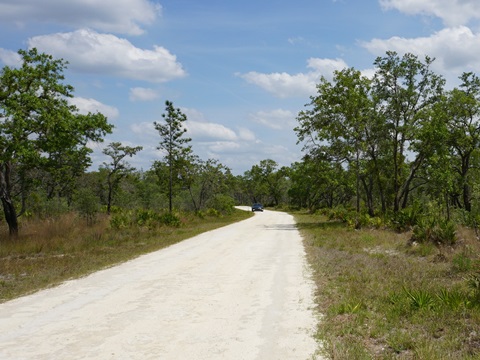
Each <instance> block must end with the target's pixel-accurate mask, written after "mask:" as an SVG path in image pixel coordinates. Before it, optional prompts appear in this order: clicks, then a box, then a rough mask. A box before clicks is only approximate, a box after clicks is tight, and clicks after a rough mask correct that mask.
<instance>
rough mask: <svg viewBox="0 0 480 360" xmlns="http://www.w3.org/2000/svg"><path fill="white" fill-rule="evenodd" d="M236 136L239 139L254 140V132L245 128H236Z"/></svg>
mask: <svg viewBox="0 0 480 360" xmlns="http://www.w3.org/2000/svg"><path fill="white" fill-rule="evenodd" d="M238 137H239V138H240V139H241V140H245V141H248V142H253V141H256V136H255V133H254V132H253V131H251V130H249V129H247V128H239V129H238Z"/></svg>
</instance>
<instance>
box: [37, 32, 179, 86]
mask: <svg viewBox="0 0 480 360" xmlns="http://www.w3.org/2000/svg"><path fill="white" fill-rule="evenodd" d="M28 45H29V47H31V48H33V47H36V48H37V49H39V51H42V52H46V53H48V54H51V55H53V56H54V57H56V58H63V59H65V60H67V61H68V62H69V63H70V65H69V68H71V69H72V70H76V71H80V72H90V73H98V74H102V75H111V76H119V77H124V78H129V79H136V80H143V81H149V82H154V83H159V82H165V81H169V80H173V79H176V78H181V77H184V76H185V75H186V73H185V71H184V70H183V68H182V66H181V64H180V63H178V62H177V58H176V56H175V55H172V54H171V53H170V52H169V51H168V50H167V49H165V48H163V47H160V46H155V47H154V49H153V50H143V49H139V48H137V47H135V46H134V45H133V44H132V43H130V42H129V41H128V40H126V39H122V38H118V37H116V36H114V35H109V34H99V33H97V32H95V31H93V30H89V29H81V30H77V31H75V32H69V33H57V34H52V35H42V36H35V37H33V38H31V39H29V41H28Z"/></svg>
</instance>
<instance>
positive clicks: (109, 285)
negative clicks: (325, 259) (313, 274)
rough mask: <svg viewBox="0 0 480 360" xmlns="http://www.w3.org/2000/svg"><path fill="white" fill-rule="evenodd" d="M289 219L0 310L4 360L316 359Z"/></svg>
mask: <svg viewBox="0 0 480 360" xmlns="http://www.w3.org/2000/svg"><path fill="white" fill-rule="evenodd" d="M313 291H314V288H313V283H312V282H311V280H309V270H308V266H307V264H306V260H305V254H304V250H303V246H302V242H301V238H300V235H299V233H298V231H297V230H296V229H295V227H294V222H293V218H292V217H291V216H290V215H287V214H284V213H281V212H272V211H265V212H263V213H256V214H255V216H254V217H252V218H250V219H248V220H245V221H242V222H240V223H237V224H233V225H229V226H226V227H223V228H221V229H217V230H214V231H210V232H208V233H205V234H202V235H200V236H196V237H194V238H191V239H189V240H186V241H183V242H181V243H179V244H176V245H173V246H171V247H169V248H166V249H163V250H161V251H158V252H155V253H151V254H148V255H144V256H141V257H139V258H137V259H135V260H132V261H129V262H127V263H124V264H121V265H119V266H115V267H112V268H109V269H106V270H102V271H99V272H96V273H94V274H92V275H90V276H87V277H85V278H82V279H79V280H73V281H69V282H66V283H64V284H62V285H60V286H58V287H56V288H52V289H47V290H44V291H40V292H38V293H35V294H32V295H30V296H26V297H22V298H19V299H16V300H13V301H10V302H7V303H4V304H0V359H2V360H4V359H12V360H13V359H15V360H20V359H49V360H51V359H62V360H63V359H142V360H144V359H208V360H210V359H245V360H247V359H262V360H264V359H288V360H289V359H302V360H304V359H312V358H314V357H313V356H312V355H313V354H314V352H315V350H316V349H317V344H316V342H315V341H314V339H313V337H312V335H313V333H314V328H315V325H316V321H317V318H316V315H315V313H314V310H313V307H314V303H313Z"/></svg>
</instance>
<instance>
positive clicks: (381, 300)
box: [295, 213, 480, 360]
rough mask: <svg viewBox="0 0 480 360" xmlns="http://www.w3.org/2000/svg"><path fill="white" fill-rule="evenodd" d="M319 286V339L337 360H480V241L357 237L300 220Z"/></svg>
mask: <svg viewBox="0 0 480 360" xmlns="http://www.w3.org/2000/svg"><path fill="white" fill-rule="evenodd" d="M295 217H296V220H297V222H298V227H299V229H300V231H301V232H302V234H303V236H304V239H305V244H306V248H307V253H308V258H309V261H310V263H311V264H312V267H313V269H314V277H315V281H316V284H317V286H318V290H317V294H316V300H317V303H318V308H319V312H320V313H321V314H322V317H321V321H320V324H319V326H318V334H317V335H318V338H319V339H321V341H323V344H324V349H325V353H326V355H327V356H328V358H330V359H342V360H344V359H422V360H429V359H480V261H479V259H480V258H479V254H480V242H479V240H478V239H477V238H476V236H475V234H474V232H473V231H470V230H468V229H461V230H459V231H458V233H457V235H458V242H457V244H456V245H455V246H453V247H443V248H439V247H437V246H435V245H433V244H415V243H411V242H410V241H409V239H410V236H411V234H409V233H402V234H399V233H395V232H392V231H387V230H379V229H377V230H375V229H374V230H372V229H364V230H352V229H349V228H347V227H346V226H345V225H344V224H343V223H340V222H331V221H328V220H327V219H326V218H323V217H322V216H321V215H309V214H306V213H297V214H295Z"/></svg>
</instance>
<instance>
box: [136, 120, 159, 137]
mask: <svg viewBox="0 0 480 360" xmlns="http://www.w3.org/2000/svg"><path fill="white" fill-rule="evenodd" d="M130 130H131V131H132V133H133V134H135V135H140V136H141V137H142V138H144V137H145V136H147V137H151V138H153V137H158V140H160V137H159V135H158V132H157V130H156V129H155V125H154V124H153V122H146V121H144V122H140V123H134V124H131V125H130Z"/></svg>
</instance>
